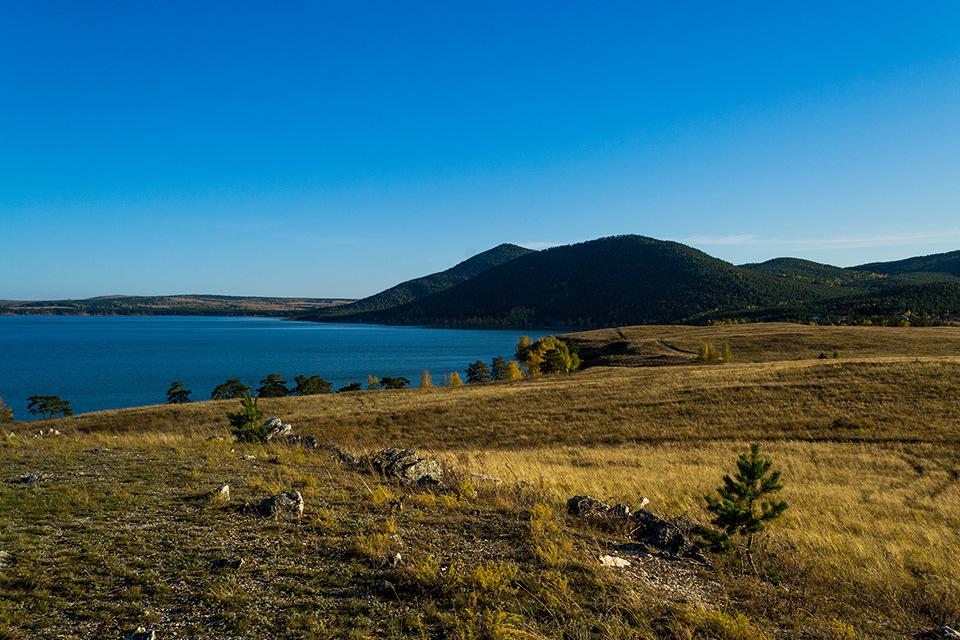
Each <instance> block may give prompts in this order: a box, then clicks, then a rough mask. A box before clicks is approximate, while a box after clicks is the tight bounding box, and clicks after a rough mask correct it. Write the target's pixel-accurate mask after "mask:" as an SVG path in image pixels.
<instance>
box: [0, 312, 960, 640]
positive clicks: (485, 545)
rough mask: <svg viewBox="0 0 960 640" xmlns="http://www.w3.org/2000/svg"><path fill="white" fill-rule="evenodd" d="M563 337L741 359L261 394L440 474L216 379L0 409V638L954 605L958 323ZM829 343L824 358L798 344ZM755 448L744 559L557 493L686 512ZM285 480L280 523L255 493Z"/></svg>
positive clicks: (319, 633) (820, 623)
mask: <svg viewBox="0 0 960 640" xmlns="http://www.w3.org/2000/svg"><path fill="white" fill-rule="evenodd" d="M578 340H579V341H581V342H582V344H583V345H584V346H586V345H588V344H592V345H595V346H596V347H597V348H598V349H600V350H603V346H602V345H603V344H604V343H605V342H607V341H625V342H627V343H630V344H634V345H636V348H637V349H644V348H646V347H645V345H648V344H650V345H652V344H667V345H673V347H675V348H678V349H680V350H683V351H691V350H695V347H696V346H697V345H698V344H701V343H702V342H704V341H710V342H713V343H717V344H720V343H723V342H729V343H731V344H732V345H733V355H734V361H733V362H731V363H722V364H714V365H711V364H695V363H691V362H689V361H687V362H684V363H682V364H679V365H678V366H660V367H610V366H595V367H591V368H590V369H587V370H584V371H581V372H577V373H574V374H566V375H555V376H547V377H539V378H530V379H524V380H517V381H509V382H496V383H484V384H476V385H465V386H462V387H457V388H432V389H403V390H382V391H361V392H353V393H338V394H324V395H317V396H304V397H289V398H275V399H263V400H262V401H261V403H260V404H261V407H262V408H263V409H264V410H265V411H266V412H267V415H276V416H280V417H282V418H283V420H284V421H288V422H290V423H292V424H293V425H294V430H295V432H297V433H300V434H302V435H304V436H313V437H315V438H317V439H318V440H319V441H320V442H323V443H330V444H332V445H336V446H338V447H340V448H341V449H343V450H346V451H348V452H351V453H353V454H361V453H364V452H366V451H377V450H379V449H381V448H383V447H389V446H401V447H410V448H414V449H416V450H417V451H418V452H419V453H420V454H421V455H422V456H424V457H428V458H432V459H436V460H440V461H441V462H442V463H443V465H444V474H443V480H442V482H441V484H440V485H437V486H424V487H420V486H416V485H410V484H401V483H400V482H398V481H396V480H393V479H390V478H385V477H382V476H380V475H378V474H377V473H375V472H374V470H373V469H372V468H363V467H361V468H352V467H351V466H348V465H344V464H343V463H342V462H341V460H340V459H338V457H337V456H336V455H333V454H332V453H331V452H330V451H328V450H324V449H312V448H307V447H300V446H291V445H281V444H266V445H264V444H252V443H241V442H236V441H234V440H233V439H232V438H230V436H229V426H228V422H227V418H226V413H227V412H228V411H235V410H237V409H238V408H239V403H238V402H237V401H235V400H230V401H228V400H223V401H210V402H197V403H190V404H184V405H162V406H155V407H142V408H137V409H127V410H119V411H105V412H98V413H91V414H84V415H77V416H72V417H70V418H63V419H57V420H47V421H42V422H28V423H14V424H12V425H5V429H4V434H3V437H0V638H4V639H11V640H21V639H22V640H26V639H28V638H29V639H33V638H43V639H46V638H51V639H52V638H117V639H121V638H128V637H132V636H133V634H134V633H135V630H136V629H137V628H138V627H143V628H144V629H145V630H146V631H145V634H149V633H150V632H151V631H153V632H156V638H158V639H162V638H188V637H189V638H194V637H217V638H289V639H303V640H308V639H309V640H313V639H316V640H319V639H321V638H322V639H327V638H344V639H346V638H356V639H359V638H384V639H387V638H395V639H398V640H399V639H412V638H418V639H422V638H432V639H440V638H461V639H462V638H475V639H480V638H522V639H526V640H546V639H548V638H549V639H553V638H564V639H577V640H583V639H588V638H597V639H599V638H614V639H622V640H689V639H691V638H725V639H731V640H764V639H772V638H783V639H789V638H809V639H811V640H836V639H839V638H842V639H847V638H849V639H854V640H857V639H860V638H864V639H865V638H871V639H881V640H887V639H889V640H894V639H898V640H900V639H902V640H906V639H911V640H915V639H917V638H942V637H946V636H945V635H944V632H943V631H941V629H942V627H944V626H950V627H952V628H954V629H956V628H960V600H958V599H957V597H956V594H957V593H958V592H960V578H958V575H957V572H956V568H957V566H960V515H958V514H960V482H958V478H960V463H958V461H960V404H958V403H957V402H956V400H955V399H956V398H957V397H960V357H958V356H957V355H955V354H956V353H957V345H958V344H960V328H950V327H935V328H888V327H869V328H866V327H811V326H797V325H789V326H784V325H773V324H765V325H741V326H724V327H624V328H622V329H620V330H619V332H618V331H614V330H604V331H602V332H598V333H589V334H580V335H579V336H578ZM831 348H839V350H840V353H839V356H840V357H839V358H832V357H831V358H829V359H826V360H822V359H818V358H817V355H816V354H817V353H818V352H822V351H827V350H829V349H831ZM41 428H42V429H43V431H44V434H43V435H42V436H39V437H34V436H35V435H37V432H38V431H39V430H40V429H41ZM54 432H59V433H54ZM8 433H9V434H11V435H8ZM752 441H756V442H760V443H761V454H762V455H763V456H764V457H767V458H769V459H770V460H771V461H772V464H773V468H774V469H776V470H779V471H781V472H782V476H781V482H782V484H783V485H784V488H783V491H782V492H781V493H779V494H777V497H778V498H782V499H784V500H786V501H787V503H788V505H789V506H788V508H787V510H786V512H785V513H784V516H783V518H782V519H781V520H779V521H776V522H774V523H772V524H771V525H770V526H769V528H768V529H767V531H766V532H765V533H764V535H763V536H761V538H760V539H759V542H758V544H757V545H756V547H757V550H758V552H757V555H756V557H755V564H756V565H757V571H756V572H753V571H751V570H750V569H749V568H747V567H745V566H743V565H741V563H740V562H739V561H738V560H737V559H736V556H731V557H725V556H720V555H710V554H708V555H707V558H706V559H707V563H702V562H698V561H695V560H691V559H689V558H684V557H677V556H676V555H672V554H670V553H669V552H664V551H663V549H662V548H661V547H659V546H658V544H660V543H659V542H657V541H647V542H638V541H637V540H636V539H634V538H633V534H634V531H633V529H632V527H629V526H624V525H623V524H622V523H620V524H618V523H617V522H615V521H610V520H594V521H591V520H584V519H583V518H578V517H575V516H573V515H570V514H568V513H567V509H566V501H567V500H568V499H569V498H571V497H573V496H575V495H591V496H595V497H599V498H602V499H604V500H607V501H608V502H611V503H614V502H615V503H620V504H624V505H627V506H629V507H631V508H632V509H636V508H638V507H639V505H640V503H641V497H646V498H648V499H649V501H650V502H649V505H647V509H649V510H650V511H651V512H652V513H654V514H655V515H657V516H658V517H660V518H664V519H673V518H681V520H678V521H677V522H678V523H679V524H683V523H684V522H686V523H688V524H689V523H701V524H706V523H708V522H709V518H710V514H709V512H708V511H707V510H706V508H705V506H706V502H705V500H704V496H705V495H708V494H715V491H716V489H717V487H719V486H721V485H722V484H723V480H722V478H723V476H724V475H725V474H732V473H734V472H735V471H736V467H735V463H736V461H737V457H738V456H739V455H741V454H743V453H745V452H746V451H747V450H748V448H749V445H750V442H752ZM474 474H476V475H474ZM498 479H499V480H498ZM223 484H227V485H229V487H230V492H229V498H228V499H225V498H223V497H222V494H218V493H216V492H215V491H214V490H215V489H217V488H218V487H220V486H222V485H223ZM287 490H296V491H299V492H300V493H301V495H302V496H303V500H304V504H305V508H304V511H303V514H302V516H301V517H294V518H289V519H284V518H272V517H263V516H262V514H259V513H258V512H257V509H256V506H257V505H258V504H259V503H260V501H261V500H263V499H264V498H266V497H268V496H271V495H274V494H276V493H278V492H280V491H287ZM684 526H686V525H684ZM398 554H399V558H398ZM605 556H607V557H610V558H613V559H615V561H616V562H617V563H619V564H621V565H622V566H620V567H610V566H604V564H602V562H601V558H603V557H605ZM607 562H608V564H609V560H608V561H607ZM141 637H147V636H146V635H144V636H141Z"/></svg>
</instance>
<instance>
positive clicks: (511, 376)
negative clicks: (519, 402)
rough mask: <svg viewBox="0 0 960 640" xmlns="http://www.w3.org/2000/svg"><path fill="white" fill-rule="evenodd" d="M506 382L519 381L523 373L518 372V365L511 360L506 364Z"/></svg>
mask: <svg viewBox="0 0 960 640" xmlns="http://www.w3.org/2000/svg"><path fill="white" fill-rule="evenodd" d="M507 367H508V369H507V380H519V379H520V378H522V377H523V371H521V370H520V363H519V362H517V361H516V360H511V361H510V362H508V363H507Z"/></svg>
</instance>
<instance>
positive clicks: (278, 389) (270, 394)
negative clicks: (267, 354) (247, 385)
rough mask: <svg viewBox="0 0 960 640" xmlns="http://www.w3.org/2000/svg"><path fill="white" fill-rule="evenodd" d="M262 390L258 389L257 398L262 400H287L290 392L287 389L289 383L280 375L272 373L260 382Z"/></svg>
mask: <svg viewBox="0 0 960 640" xmlns="http://www.w3.org/2000/svg"><path fill="white" fill-rule="evenodd" d="M260 385H261V386H260V388H259V389H257V396H259V397H261V398H285V397H286V396H287V395H288V394H289V393H290V391H289V390H288V389H287V383H286V382H284V380H283V377H282V376H281V375H280V374H279V373H271V374H269V375H267V377H266V378H264V379H263V380H261V381H260Z"/></svg>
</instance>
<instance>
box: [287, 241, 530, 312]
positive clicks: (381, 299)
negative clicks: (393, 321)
mask: <svg viewBox="0 0 960 640" xmlns="http://www.w3.org/2000/svg"><path fill="white" fill-rule="evenodd" d="M529 253H534V251H533V250H531V249H525V248H524V247H519V246H517V245H515V244H506V243H504V244H501V245H499V246H496V247H494V248H493V249H489V250H487V251H484V252H483V253H479V254H477V255H475V256H473V257H472V258H468V259H467V260H464V261H463V262H461V263H459V264H457V265H455V266H453V267H451V268H449V269H447V270H446V271H441V272H439V273H434V274H431V275H428V276H423V277H421V278H415V279H413V280H408V281H406V282H401V283H400V284H398V285H395V286H393V287H390V288H389V289H386V290H385V291H381V292H380V293H377V294H375V295H372V296H369V297H367V298H363V299H361V300H357V301H356V302H353V303H351V304H348V305H344V306H340V307H330V308H328V309H322V310H318V311H316V312H314V313H309V314H301V315H299V316H298V319H300V320H321V319H324V318H329V317H332V316H342V315H351V314H357V313H363V312H367V311H379V310H383V309H390V308H393V307H397V306H400V305H403V304H406V303H408V302H413V301H415V300H419V299H421V298H425V297H427V296H430V295H432V294H435V293H439V292H441V291H445V290H446V289H449V288H450V287H453V286H455V285H457V284H460V283H461V282H466V281H467V280H469V279H471V278H473V277H475V276H477V275H479V274H481V273H483V272H484V271H487V270H488V269H491V268H493V267H496V266H498V265H501V264H503V263H505V262H510V261H511V260H513V259H515V258H518V257H520V256H524V255H527V254H529Z"/></svg>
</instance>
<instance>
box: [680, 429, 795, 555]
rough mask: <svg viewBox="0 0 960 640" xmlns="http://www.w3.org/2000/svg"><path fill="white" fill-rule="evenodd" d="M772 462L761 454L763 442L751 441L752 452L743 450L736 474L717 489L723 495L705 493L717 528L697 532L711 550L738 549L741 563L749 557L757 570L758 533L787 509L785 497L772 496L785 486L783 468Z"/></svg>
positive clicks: (718, 551)
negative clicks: (755, 558)
mask: <svg viewBox="0 0 960 640" xmlns="http://www.w3.org/2000/svg"><path fill="white" fill-rule="evenodd" d="M772 465H773V463H772V462H771V461H770V460H766V459H764V458H761V457H760V445H759V444H758V443H756V442H754V443H753V444H751V445H750V453H749V454H741V456H740V458H739V460H737V473H736V475H734V477H733V478H731V477H730V476H728V475H726V476H724V477H723V486H722V487H719V488H718V489H717V493H718V494H719V495H720V498H719V499H717V498H715V497H713V496H710V495H707V496H704V499H705V500H706V501H707V511H709V512H710V513H712V514H713V518H712V519H711V520H710V524H712V525H713V526H714V527H715V528H710V527H704V526H697V527H695V528H694V533H696V534H697V535H699V536H700V537H701V538H703V540H704V542H706V543H707V548H708V549H710V551H713V552H714V553H725V552H729V551H733V550H736V551H737V553H738V554H739V556H740V563H741V567H742V566H743V560H744V559H746V560H747V562H748V563H749V565H750V569H751V571H753V573H756V572H757V568H756V566H755V565H754V562H753V556H754V555H755V554H756V553H757V550H756V548H755V547H754V543H755V542H756V540H757V536H759V535H760V534H761V533H763V531H764V530H765V529H766V527H767V524H769V523H770V522H772V521H774V520H776V519H777V518H779V517H780V516H782V515H783V512H784V511H786V509H787V503H786V502H785V501H783V500H772V499H771V496H772V495H773V494H774V493H776V492H778V491H780V490H781V489H783V485H782V484H780V472H779V471H771V470H770V467H771V466H772Z"/></svg>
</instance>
